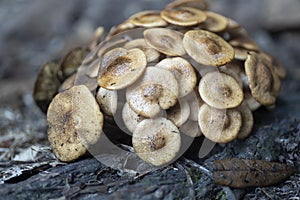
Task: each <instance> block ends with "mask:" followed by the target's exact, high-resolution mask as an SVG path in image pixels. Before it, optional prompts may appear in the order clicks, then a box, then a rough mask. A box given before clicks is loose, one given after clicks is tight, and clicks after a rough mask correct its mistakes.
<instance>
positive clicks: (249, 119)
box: [238, 102, 254, 140]
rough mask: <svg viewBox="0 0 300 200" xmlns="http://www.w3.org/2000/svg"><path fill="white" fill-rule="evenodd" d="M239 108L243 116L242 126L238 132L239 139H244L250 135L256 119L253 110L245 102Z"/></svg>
mask: <svg viewBox="0 0 300 200" xmlns="http://www.w3.org/2000/svg"><path fill="white" fill-rule="evenodd" d="M238 110H239V112H240V113H241V116H242V127H241V130H240V132H239V134H238V139H240V140H243V139H246V138H247V137H248V136H249V135H250V133H251V131H252V128H253V124H254V120H253V115H252V112H251V110H250V108H249V107H248V105H247V104H246V103H245V102H244V103H242V104H241V105H240V106H239V107H238Z"/></svg>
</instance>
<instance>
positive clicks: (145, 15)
mask: <svg viewBox="0 0 300 200" xmlns="http://www.w3.org/2000/svg"><path fill="white" fill-rule="evenodd" d="M128 21H129V22H130V23H132V24H134V25H135V26H141V27H147V28H151V27H159V26H162V27H164V26H167V25H168V23H167V22H166V21H165V20H163V19H162V18H161V16H160V12H159V11H156V10H147V11H142V12H138V13H136V14H134V15H132V16H131V17H129V19H128Z"/></svg>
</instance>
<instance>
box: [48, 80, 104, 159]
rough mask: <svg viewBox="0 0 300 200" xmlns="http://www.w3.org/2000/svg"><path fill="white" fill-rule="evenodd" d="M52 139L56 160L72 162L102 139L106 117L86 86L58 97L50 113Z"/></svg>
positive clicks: (49, 130)
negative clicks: (104, 117)
mask: <svg viewBox="0 0 300 200" xmlns="http://www.w3.org/2000/svg"><path fill="white" fill-rule="evenodd" d="M47 123H48V139H49V142H50V145H51V147H52V150H53V152H54V154H55V156H56V157H57V158H58V159H59V160H61V161H66V162H68V161H72V160H75V159H77V158H79V157H80V156H82V155H83V154H85V153H86V151H87V148H88V146H89V145H90V144H94V143H96V142H97V141H98V139H99V138H100V135H101V133H102V127H103V115H102V113H101V112H100V109H99V106H98V104H97V102H96V100H95V98H94V96H93V95H92V93H91V92H90V91H89V89H88V88H87V87H86V86H84V85H81V86H74V87H72V88H70V89H69V90H65V91H63V92H61V93H59V94H58V95H56V96H55V98H54V99H53V101H52V102H51V104H50V106H49V110H48V113H47Z"/></svg>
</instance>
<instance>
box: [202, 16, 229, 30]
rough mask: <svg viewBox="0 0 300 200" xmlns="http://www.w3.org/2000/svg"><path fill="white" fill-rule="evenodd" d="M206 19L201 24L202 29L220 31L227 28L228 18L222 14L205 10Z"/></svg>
mask: <svg viewBox="0 0 300 200" xmlns="http://www.w3.org/2000/svg"><path fill="white" fill-rule="evenodd" d="M205 14H206V15H207V19H206V20H205V23H204V24H203V27H204V29H206V30H209V31H212V32H215V33H216V32H221V31H224V30H225V29H226V28H227V25H228V19H227V18H226V17H224V16H223V15H219V14H217V13H215V12H211V11H205Z"/></svg>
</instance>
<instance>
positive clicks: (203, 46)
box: [183, 30, 234, 66]
mask: <svg viewBox="0 0 300 200" xmlns="http://www.w3.org/2000/svg"><path fill="white" fill-rule="evenodd" d="M183 46H184V48H185V50H186V52H187V54H188V55H189V56H191V57H192V58H193V59H194V60H195V61H196V62H198V63H200V64H203V65H208V66H222V65H225V64H227V63H229V62H230V61H232V60H233V58H234V50H233V48H232V47H231V45H230V44H228V43H227V42H226V41H225V40H224V39H223V38H221V37H220V36H218V35H216V34H214V33H212V32H209V31H204V30H191V31H188V32H186V33H185V34H184V37H183Z"/></svg>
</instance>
